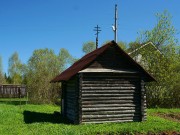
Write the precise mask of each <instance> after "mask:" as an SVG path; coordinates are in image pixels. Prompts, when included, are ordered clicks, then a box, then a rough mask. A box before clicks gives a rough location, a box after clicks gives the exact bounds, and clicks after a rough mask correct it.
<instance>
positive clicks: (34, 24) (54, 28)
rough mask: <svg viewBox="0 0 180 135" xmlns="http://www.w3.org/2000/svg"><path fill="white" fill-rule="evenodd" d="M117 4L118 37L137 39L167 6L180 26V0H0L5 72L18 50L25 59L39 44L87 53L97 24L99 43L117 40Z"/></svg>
mask: <svg viewBox="0 0 180 135" xmlns="http://www.w3.org/2000/svg"><path fill="white" fill-rule="evenodd" d="M115 4H118V17H119V19H118V40H119V41H125V42H127V43H128V42H130V41H134V40H135V39H136V37H137V32H138V31H141V30H147V29H151V28H152V27H153V26H154V25H155V24H156V19H155V13H157V12H163V11H164V10H165V9H167V10H168V11H169V12H170V13H171V15H172V16H173V19H172V21H173V24H174V26H175V28H176V29H177V30H180V15H179V13H180V8H179V5H180V1H177V0H0V56H1V57H2V60H3V69H4V72H7V69H8V59H9V57H10V56H11V55H12V54H13V53H14V52H15V51H17V52H18V53H19V56H20V59H21V61H22V62H23V63H27V61H28V59H29V58H30V56H31V55H32V52H33V51H34V50H35V49H39V48H51V49H53V50H54V51H55V53H58V52H59V50H60V48H66V49H67V50H68V51H69V52H70V54H72V55H73V56H74V57H76V58H79V57H81V56H83V53H82V44H83V43H84V42H86V41H95V35H94V34H95V33H94V31H93V28H94V27H95V26H96V25H97V24H98V25H99V26H100V27H101V30H102V31H101V33H100V35H99V44H102V43H103V42H105V41H107V40H113V37H114V35H113V32H112V29H111V25H112V24H113V23H114V5H115ZM177 38H178V39H180V35H178V36H177Z"/></svg>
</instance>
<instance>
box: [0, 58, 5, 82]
mask: <svg viewBox="0 0 180 135" xmlns="http://www.w3.org/2000/svg"><path fill="white" fill-rule="evenodd" d="M4 83H6V80H5V78H4V76H3V66H2V58H1V56H0V84H4Z"/></svg>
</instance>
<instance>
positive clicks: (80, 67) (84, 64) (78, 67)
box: [51, 41, 155, 82]
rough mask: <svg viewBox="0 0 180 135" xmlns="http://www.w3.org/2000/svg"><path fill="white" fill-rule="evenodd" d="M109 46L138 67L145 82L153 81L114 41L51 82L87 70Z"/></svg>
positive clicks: (66, 79) (63, 79)
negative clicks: (143, 75) (144, 77)
mask: <svg viewBox="0 0 180 135" xmlns="http://www.w3.org/2000/svg"><path fill="white" fill-rule="evenodd" d="M110 46H115V47H117V49H118V51H119V52H120V53H121V54H122V55H124V56H126V57H127V59H129V60H130V62H132V64H133V65H135V66H136V67H138V68H139V69H140V70H141V71H142V72H143V73H144V74H145V76H146V78H147V79H146V81H155V79H154V78H153V77H152V76H151V75H150V74H149V73H148V72H147V71H146V70H145V69H143V68H142V67H141V66H140V65H139V64H138V63H137V62H135V61H134V60H133V59H132V58H131V57H130V56H129V55H128V54H127V53H126V52H125V51H123V50H122V49H121V48H120V47H119V46H118V45H117V44H116V42H114V41H111V42H109V43H107V44H105V45H104V46H102V47H100V48H98V49H96V50H94V51H93V52H91V53H88V54H87V55H85V56H84V57H82V58H81V59H80V60H78V61H77V62H75V63H74V64H73V65H72V66H70V67H69V68H68V69H66V70H65V71H64V72H62V73H61V74H60V75H58V76H56V77H55V78H54V79H53V80H51V82H60V81H68V80H69V79H70V78H71V77H73V76H74V75H76V74H77V73H78V72H79V71H81V70H83V69H85V68H87V67H88V66H89V65H90V64H91V63H92V62H93V61H94V60H95V59H96V58H97V57H98V56H99V55H100V54H102V53H103V52H104V51H105V50H106V49H107V48H109V47H110Z"/></svg>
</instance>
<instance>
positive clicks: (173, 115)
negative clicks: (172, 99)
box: [156, 113, 180, 122]
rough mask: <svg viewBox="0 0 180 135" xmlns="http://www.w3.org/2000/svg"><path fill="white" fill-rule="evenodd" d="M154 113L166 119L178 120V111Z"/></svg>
mask: <svg viewBox="0 0 180 135" xmlns="http://www.w3.org/2000/svg"><path fill="white" fill-rule="evenodd" d="M156 115H157V116H159V117H162V118H165V119H168V120H172V121H176V122H180V113H168V114H166V113H157V114H156Z"/></svg>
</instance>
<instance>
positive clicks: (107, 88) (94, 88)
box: [82, 87, 138, 91]
mask: <svg viewBox="0 0 180 135" xmlns="http://www.w3.org/2000/svg"><path fill="white" fill-rule="evenodd" d="M96 89H97V90H121V89H122V90H135V89H138V88H137V87H82V91H83V90H96Z"/></svg>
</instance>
